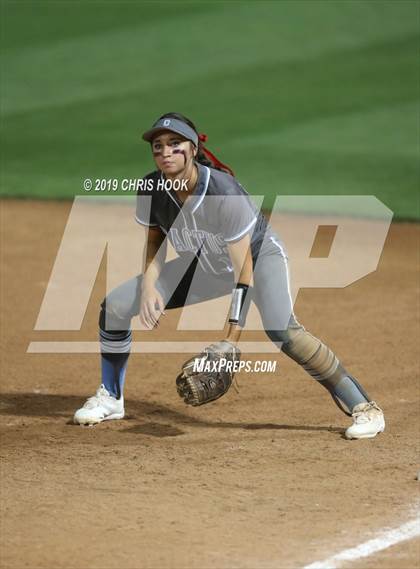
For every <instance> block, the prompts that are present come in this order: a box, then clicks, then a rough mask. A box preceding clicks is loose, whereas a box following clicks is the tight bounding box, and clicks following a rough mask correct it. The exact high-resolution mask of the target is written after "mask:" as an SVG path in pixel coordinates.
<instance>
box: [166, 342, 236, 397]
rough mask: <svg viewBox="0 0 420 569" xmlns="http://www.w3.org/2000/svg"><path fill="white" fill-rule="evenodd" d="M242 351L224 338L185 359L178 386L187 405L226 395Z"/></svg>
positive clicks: (179, 392) (180, 394)
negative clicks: (235, 364)
mask: <svg viewBox="0 0 420 569" xmlns="http://www.w3.org/2000/svg"><path fill="white" fill-rule="evenodd" d="M240 356H241V352H240V350H239V348H237V347H236V346H235V345H234V344H233V343H231V342H229V341H228V340H222V341H220V342H216V343H214V344H211V345H210V346H208V347H207V348H205V349H204V351H203V352H202V353H201V354H198V355H197V356H194V357H192V358H191V359H189V360H187V361H186V362H184V364H183V365H182V371H181V373H180V374H179V375H178V377H177V378H176V389H177V391H178V395H179V396H180V397H182V398H183V399H184V401H185V403H187V404H188V405H193V406H197V405H203V404H204V403H209V402H210V401H214V400H215V399H218V398H219V397H221V396H222V395H224V394H225V393H226V392H227V391H228V389H229V388H230V386H231V385H232V380H233V377H234V375H235V372H234V363H235V362H236V361H239V360H240Z"/></svg>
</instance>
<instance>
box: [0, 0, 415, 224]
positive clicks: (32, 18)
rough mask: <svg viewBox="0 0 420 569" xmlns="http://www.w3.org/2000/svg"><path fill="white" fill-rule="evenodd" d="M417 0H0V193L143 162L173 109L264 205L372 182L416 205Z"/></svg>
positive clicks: (44, 187)
mask: <svg viewBox="0 0 420 569" xmlns="http://www.w3.org/2000/svg"><path fill="white" fill-rule="evenodd" d="M419 14H420V4H419V3H418V2H417V1H414V0H395V1H394V0H385V1H382V0H365V1H362V0H361V1H354V0H327V1H317V0H309V1H306V0H295V1H277V2H275V1H273V2H252V1H246V2H243V1H236V0H232V1H228V2H176V1H171V2H128V1H124V2H122V1H119V2H110V1H100V2H96V1H86V2H81V1H77V0H75V1H72V2H66V1H63V2H60V1H57V2H45V1H31V2H26V1H16V2H5V1H2V2H1V22H2V23H1V25H2V30H1V32H2V33H1V131H2V157H1V160H2V163H1V195H3V196H13V197H39V198H71V197H73V196H74V195H77V194H79V195H80V194H84V191H83V188H82V182H83V179H84V178H86V177H89V178H93V179H95V178H119V179H122V178H136V177H142V176H143V175H144V174H145V173H147V172H149V171H151V170H152V169H153V162H152V159H151V156H150V151H149V147H148V145H147V144H145V143H143V142H142V141H141V139H140V133H141V132H142V131H143V130H145V129H146V128H148V127H149V125H150V124H151V123H152V121H153V120H154V119H155V118H157V116H159V115H160V114H163V113H164V112H168V111H179V112H182V113H184V114H186V115H187V116H190V117H191V118H192V119H193V120H194V122H196V124H197V125H198V127H199V129H200V130H201V131H202V132H206V133H207V134H208V136H209V140H208V147H209V148H210V149H211V150H213V151H214V152H215V153H216V154H217V155H220V156H219V157H220V158H221V159H222V161H224V162H226V163H228V164H230V165H231V166H232V167H233V169H234V170H235V173H236V175H237V177H238V178H239V180H240V181H241V182H242V183H243V185H244V186H245V187H246V188H247V189H248V191H249V192H250V193H252V194H264V195H265V196H266V200H265V203H264V206H265V207H270V206H271V204H272V203H273V201H274V198H275V197H276V195H278V194H280V195H281V194H303V195H306V194H323V195H325V194H327V195H332V194H369V195H371V194H372V195H376V196H377V197H378V198H379V199H381V200H382V201H383V202H384V203H385V204H386V205H387V206H388V207H389V208H390V209H392V210H393V211H394V212H395V215H396V216H397V217H399V218H405V219H418V218H419V217H420V211H419V187H420V185H419V182H420V172H419V94H420V89H419V45H420V42H419V39H420V35H419V34H420V24H419Z"/></svg>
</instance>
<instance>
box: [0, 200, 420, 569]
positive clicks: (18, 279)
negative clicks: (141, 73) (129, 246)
mask: <svg viewBox="0 0 420 569" xmlns="http://www.w3.org/2000/svg"><path fill="white" fill-rule="evenodd" d="M1 208H2V219H1V222H2V223H1V227H2V229H1V231H2V257H1V274H2V288H1V303H2V306H1V310H2V324H1V327H2V364H1V371H2V384H1V389H2V397H1V405H0V411H1V424H2V426H1V432H2V444H1V458H2V471H1V506H2V519H1V537H0V539H1V542H0V545H1V549H0V554H1V557H0V561H1V563H0V566H1V567H2V568H3V567H4V568H6V567H7V568H22V567H28V568H44V569H50V568H51V569H52V568H66V569H70V568H72V569H73V568H76V567H77V568H81V569H85V568H95V569H96V568H117V567H118V568H121V567H124V568H133V569H134V568H136V569H138V568H142V569H143V568H145V569H146V568H147V569H152V568H153V569H158V568H159V569H169V568H171V569H172V568H182V569H184V568H185V569H190V568H194V569H195V568H210V567H211V568H223V569H224V568H226V569H227V568H229V569H230V568H241V569H242V568H244V569H248V568H249V569H251V568H252V569H263V568H273V569H274V568H276V569H277V568H283V567H284V568H295V567H302V566H304V565H305V564H309V563H311V562H314V561H316V560H322V559H326V558H328V557H330V556H331V555H334V554H336V553H338V552H339V551H340V550H342V549H346V548H349V547H354V546H356V545H358V544H359V543H361V542H363V541H365V540H367V539H369V538H371V537H375V536H376V534H377V532H379V531H380V530H383V529H386V528H393V527H398V526H399V525H400V524H402V523H404V522H406V521H409V520H411V519H413V518H414V517H415V515H416V512H417V510H416V508H417V504H418V498H419V495H418V489H419V484H420V482H417V481H416V480H415V477H416V474H417V471H418V470H420V464H419V463H418V435H419V416H418V411H419V398H418V395H419V390H418V378H419V357H418V351H417V349H418V345H417V342H418V338H419V332H420V331H419V319H418V282H419V272H418V261H419V258H418V252H419V239H420V226H419V225H415V224H404V223H401V224H393V225H392V226H391V229H390V233H389V235H388V238H387V241H386V245H385V249H384V253H383V255H382V258H381V261H380V265H379V268H378V270H377V271H376V272H375V273H374V274H371V275H369V276H368V277H366V278H364V279H362V280H360V281H358V282H357V283H355V284H353V285H352V286H350V287H347V288H345V289H308V290H304V291H302V292H301V293H300V294H299V297H298V300H297V303H296V307H295V309H296V313H297V315H298V317H299V319H300V320H301V322H302V323H303V324H304V325H305V326H306V327H307V328H308V329H309V330H311V331H312V332H313V333H314V334H315V335H317V336H319V337H321V338H322V339H323V340H324V341H325V342H326V343H328V344H329V345H331V347H332V348H333V349H334V350H335V351H336V353H337V354H338V355H339V357H340V358H341V359H342V361H343V362H344V364H345V365H346V366H348V368H349V369H351V371H352V372H353V373H354V375H355V376H356V377H358V378H360V380H361V382H362V383H363V385H364V386H365V387H366V389H367V390H368V392H369V393H370V394H371V395H372V397H373V398H374V399H376V400H377V401H378V403H379V404H380V405H381V406H382V407H383V409H384V411H385V414H386V419H387V430H386V432H385V433H384V434H383V435H381V436H379V437H377V438H376V439H373V440H367V441H346V440H345V439H344V438H343V432H344V429H345V427H346V426H347V425H348V424H349V421H348V418H347V417H345V416H344V415H343V414H342V413H340V411H339V410H338V409H337V408H336V406H335V405H334V404H333V402H332V400H331V399H330V397H329V395H328V394H327V393H326V391H324V390H323V389H321V388H320V387H319V386H318V385H317V384H316V383H315V382H314V381H313V380H311V379H310V378H309V377H308V376H306V375H305V373H304V372H303V371H301V370H300V369H299V368H298V367H297V366H296V364H294V363H293V362H291V361H288V360H287V358H285V357H284V356H282V355H280V354H279V355H277V354H275V355H274V356H273V355H272V354H270V356H269V357H270V359H271V358H274V359H276V360H277V362H278V364H277V372H276V373H275V374H266V375H264V374H260V375H258V376H252V375H251V374H241V375H240V377H239V383H240V391H239V393H236V392H235V391H234V390H233V389H231V390H230V392H229V393H228V394H227V395H226V396H225V397H223V398H222V399H220V400H219V401H218V402H216V403H214V404H211V405H208V406H206V407H203V408H200V409H191V408H187V407H186V406H185V405H184V404H183V403H182V401H181V400H180V399H179V398H178V396H177V394H176V392H175V389H174V377H175V374H176V372H177V370H178V368H179V366H180V364H181V362H182V361H183V360H184V359H185V354H176V355H175V354H172V355H166V354H165V355H164V356H162V355H159V354H152V355H150V354H147V355H142V354H133V355H132V356H131V358H130V363H129V371H128V380H127V387H126V400H127V405H126V410H127V415H128V416H127V419H126V420H123V421H119V422H110V423H103V424H101V425H98V426H97V427H95V428H81V427H78V426H74V425H72V424H71V421H70V419H71V417H72V414H73V412H74V410H75V409H76V408H77V407H78V406H79V405H80V404H81V403H82V402H83V400H84V398H85V397H86V396H88V395H91V394H92V392H93V391H94V390H95V388H96V387H97V384H98V378H99V366H98V363H99V358H98V355H97V354H83V355H77V354H28V353H26V350H27V348H28V344H29V342H30V341H32V340H38V341H42V340H52V339H58V340H86V341H88V340H90V341H95V340H96V339H97V307H98V303H99V302H100V300H101V299H102V296H103V291H104V267H101V271H100V274H99V276H98V279H97V282H96V285H95V289H94V291H93V294H92V297H91V301H90V303H89V308H88V311H87V314H86V317H85V319H84V322H83V326H82V329H81V331H80V332H44V331H38V332H35V331H34V330H33V328H34V324H35V321H36V318H37V315H38V311H39V307H40V304H41V301H42V298H43V295H44V292H45V288H46V285H47V282H48V279H49V276H50V272H51V269H52V266H53V263H54V259H55V255H56V252H57V249H58V246H59V243H60V240H61V237H62V234H63V230H64V226H65V221H66V218H67V215H68V213H69V210H70V204H69V203H56V202H31V201H19V202H18V201H3V202H2V203H1ZM320 306H322V307H323V310H322V311H321V310H320V308H319V307H320ZM177 317H178V316H177V311H171V313H170V314H168V316H167V319H168V324H169V325H170V324H171V323H172V324H173V323H174V322H175V321H176V318H177ZM162 333H164V331H163V332H162ZM140 334H141V333H140V332H139V333H138V338H140V337H141V336H140ZM252 357H253V358H255V359H256V358H258V355H256V354H254V355H253V356H252ZM419 546H420V543H419V540H418V539H417V540H412V541H409V542H405V543H403V544H400V545H397V546H395V547H392V548H389V549H387V550H385V551H383V552H382V553H378V554H375V555H373V556H372V557H369V558H368V559H366V560H361V561H358V562H355V563H353V564H351V566H352V567H355V568H361V567H366V568H369V569H371V568H376V567H381V569H390V568H394V567H396V566H398V567H399V568H406V569H408V568H414V567H419V566H420V564H419V558H420V549H419ZM345 566H350V565H349V564H347V565H345Z"/></svg>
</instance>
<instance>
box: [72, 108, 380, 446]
mask: <svg viewBox="0 0 420 569" xmlns="http://www.w3.org/2000/svg"><path fill="white" fill-rule="evenodd" d="M143 139H144V140H146V141H147V142H149V143H150V144H151V150H152V154H153V158H154V161H155V164H156V168H157V169H156V170H155V171H154V172H152V173H151V174H149V175H147V176H146V177H145V178H144V180H145V187H148V188H153V189H152V191H147V192H145V191H141V190H139V192H138V195H137V210H136V220H137V222H138V223H140V224H142V225H146V226H148V228H149V229H148V242H147V250H146V268H145V272H144V273H143V274H141V275H138V276H137V277H135V278H133V279H131V280H129V281H127V282H125V283H123V284H122V285H120V286H119V287H117V288H116V289H114V290H113V291H111V293H110V294H109V295H108V296H107V297H106V298H105V299H104V300H103V302H102V304H101V312H100V318H99V337H100V343H101V362H102V363H101V367H102V381H101V385H100V387H99V388H98V390H97V392H96V394H95V395H94V396H93V397H90V398H89V399H88V400H87V401H86V403H85V404H84V405H83V407H82V408H80V409H79V410H77V411H76V413H75V415H74V421H75V422H76V423H79V424H88V425H93V424H96V423H99V422H101V421H104V420H110V419H122V418H123V417H124V397H123V387H124V381H125V375H126V369H127V362H128V357H129V353H130V344H131V330H130V326H131V320H132V318H133V317H134V316H136V315H139V317H140V321H141V322H142V324H143V325H144V326H145V327H147V328H153V327H154V326H157V325H158V324H159V319H160V316H161V315H162V314H164V310H165V309H171V308H178V307H182V306H185V305H187V304H193V303H197V302H202V301H204V300H208V299H210V298H216V297H219V296H224V295H226V294H231V295H232V304H231V309H230V318H229V329H228V334H227V336H226V337H225V338H224V339H223V340H222V341H221V342H219V343H217V350H219V351H220V350H222V351H224V352H226V354H228V353H230V354H236V353H237V352H236V350H237V348H236V345H237V342H238V340H239V337H240V334H241V330H242V328H243V326H244V325H245V320H246V315H247V311H248V309H249V305H250V302H251V300H252V301H253V302H254V303H255V305H256V307H257V309H258V310H259V313H260V315H261V319H262V322H263V325H264V330H265V332H266V333H267V335H268V337H269V338H270V339H271V340H272V341H273V342H274V343H275V344H276V346H278V348H279V349H280V350H281V351H282V352H284V353H285V354H287V355H288V356H289V357H290V358H292V359H293V360H294V361H295V362H297V363H298V364H299V365H301V366H302V367H303V368H304V369H305V370H306V371H307V372H308V373H309V374H310V375H311V376H312V377H313V378H314V379H315V380H316V381H317V382H318V383H319V384H320V385H322V386H323V387H324V388H326V389H327V390H328V391H329V393H330V394H331V395H332V397H333V399H334V401H335V402H336V403H337V404H338V405H339V407H340V409H341V410H342V411H343V412H344V413H346V414H347V415H350V416H352V418H353V423H352V425H351V426H350V427H349V428H348V429H347V430H346V433H345V435H346V437H347V438H349V439H360V438H371V437H374V436H376V435H377V434H378V433H379V432H382V431H383V430H384V428H385V421H384V416H383V412H382V411H381V409H380V408H379V407H378V405H377V404H376V403H375V402H374V401H371V400H370V398H369V397H368V395H367V394H366V392H365V391H364V389H363V388H362V387H361V385H360V384H359V383H358V382H357V380H356V379H355V378H354V377H353V376H352V375H351V374H350V373H349V372H348V371H347V370H346V369H345V368H344V367H343V365H342V364H341V363H340V362H339V360H338V359H337V357H336V355H335V354H334V353H333V352H332V351H331V349H330V348H329V347H328V346H326V345H325V344H323V343H322V342H321V341H320V340H319V339H317V338H315V337H314V336H313V335H311V334H310V333H309V332H308V331H307V330H306V329H305V328H304V327H303V326H302V325H301V324H300V323H299V322H298V321H297V319H296V316H295V314H294V312H293V306H292V300H291V297H290V289H289V276H288V266H287V264H288V260H287V255H286V252H285V247H284V244H283V243H282V241H281V239H280V238H279V236H278V235H277V234H276V233H275V232H274V231H273V229H272V228H271V227H270V225H269V224H268V222H267V220H266V218H265V217H264V215H263V214H262V213H261V212H259V211H258V209H257V208H256V206H255V204H254V203H253V202H252V200H251V199H250V197H249V195H248V193H247V192H246V191H245V190H244V188H243V187H242V186H241V185H240V184H239V182H238V181H237V180H236V179H235V178H234V176H233V172H232V171H231V170H230V169H229V167H227V166H226V165H224V164H222V163H221V162H220V161H219V160H217V158H216V157H215V156H214V155H213V154H212V153H211V152H210V151H209V150H208V149H207V148H206V147H205V146H204V142H205V140H206V137H205V135H199V134H198V132H197V129H196V128H195V126H194V124H193V123H192V122H191V121H190V120H189V119H187V118H186V117H184V116H183V115H181V114H178V113H168V114H165V115H163V116H162V117H160V118H159V119H158V120H157V121H156V122H155V123H154V125H153V127H152V128H151V129H150V130H148V131H147V132H145V133H144V134H143ZM175 180H178V181H179V180H188V182H187V184H186V187H185V191H175V190H174V189H173V188H171V187H170V184H169V185H168V186H165V187H168V188H169V189H165V190H164V191H162V190H161V189H159V183H160V188H161V187H162V183H166V182H167V181H172V182H173V181H175ZM146 197H147V199H145V198H146ZM150 197H151V200H150ZM150 202H151V205H150ZM148 207H150V211H149V210H148ZM166 238H167V239H169V241H170V242H171V244H172V245H173V247H174V248H175V250H176V252H177V253H178V257H177V258H176V259H174V260H172V261H166V243H167V239H166ZM213 346H214V345H213ZM211 385H212V386H213V385H214V384H211ZM207 387H208V386H207ZM209 389H210V388H209ZM226 390H227V389H225V390H223V391H222V392H221V391H219V392H218V393H216V392H215V393H210V395H209V394H208V393H207V394H206V397H207V399H205V398H204V399H205V400H201V402H207V401H210V400H212V399H216V398H217V397H219V396H220V395H222V394H223V393H224V392H225V391H226ZM210 391H211V389H210ZM185 400H186V402H189V401H188V398H186V399H185ZM193 404H194V403H193ZM196 404H200V403H196Z"/></svg>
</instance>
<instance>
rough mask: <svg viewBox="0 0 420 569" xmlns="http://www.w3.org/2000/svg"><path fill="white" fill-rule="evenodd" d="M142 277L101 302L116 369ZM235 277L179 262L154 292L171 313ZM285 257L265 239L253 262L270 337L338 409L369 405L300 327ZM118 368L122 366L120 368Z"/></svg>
mask: <svg viewBox="0 0 420 569" xmlns="http://www.w3.org/2000/svg"><path fill="white" fill-rule="evenodd" d="M142 279H143V276H142V275H138V276H137V277H134V278H133V279H130V280H129V281H127V282H125V283H123V284H122V285H120V286H119V287H117V288H115V289H114V290H113V291H111V293H110V294H109V295H108V296H107V297H106V298H105V299H104V301H103V302H102V305H101V307H102V310H101V315H100V319H99V326H100V340H101V349H102V355H103V364H104V359H105V360H107V363H108V364H109V365H110V366H114V368H115V369H116V370H117V371H116V372H115V375H116V376H118V374H119V372H118V370H119V369H120V367H121V366H122V365H123V363H124V362H126V359H127V357H128V352H129V350H130V343H131V332H130V328H131V319H132V318H133V317H134V316H136V315H137V314H138V313H139V308H140V295H141V284H142ZM234 285H235V281H234V275H233V273H226V274H224V275H214V274H211V273H209V272H206V271H204V269H203V267H202V266H201V262H200V261H197V258H195V257H193V256H191V257H179V258H177V259H175V260H172V261H168V262H166V263H165V264H164V266H163V269H162V271H161V273H160V276H159V278H158V281H157V283H156V288H157V289H158V290H159V292H160V294H161V295H162V298H163V300H164V304H165V307H166V308H167V309H171V308H179V307H182V306H186V305H189V304H195V303H199V302H202V301H205V300H210V299H212V298H217V297H219V296H224V295H227V294H231V292H232V289H233V287H234ZM289 286H290V285H289V274H288V268H287V258H286V256H285V253H284V249H283V248H282V246H281V245H280V243H279V242H278V241H277V240H276V238H275V237H274V238H271V237H270V238H269V239H265V240H264V242H263V245H262V247H261V249H260V251H259V255H258V257H257V259H255V258H254V287H253V295H252V300H253V302H254V303H255V305H256V307H257V309H258V310H259V313H260V315H261V319H262V322H263V325H264V330H265V332H266V333H267V335H268V337H269V338H270V339H271V340H272V341H273V342H274V343H275V344H276V345H277V346H278V348H279V349H281V350H282V351H283V352H284V353H285V354H287V355H288V356H289V357H291V358H292V359H293V360H294V361H296V362H297V363H298V364H300V365H301V366H302V367H303V368H304V369H305V370H306V371H307V372H308V373H309V374H310V375H311V376H312V377H314V378H315V379H316V380H317V381H318V382H319V383H320V384H321V385H322V386H323V387H325V388H326V389H327V390H328V391H329V392H330V394H331V395H332V396H333V399H334V400H335V401H336V403H338V404H339V406H340V408H341V409H342V410H343V411H344V412H346V411H345V410H344V409H343V408H342V406H341V405H340V403H339V402H340V401H341V402H343V403H344V404H345V405H346V407H347V408H348V409H349V411H352V409H353V408H354V406H355V405H357V404H359V403H363V402H366V401H367V400H369V397H368V395H367V394H366V393H365V392H364V391H363V389H362V388H361V386H360V385H359V384H358V382H357V381H356V380H355V378H354V377H353V376H351V375H350V374H349V373H348V372H347V371H346V370H345V368H344V367H343V366H342V365H341V364H340V362H339V361H338V359H337V357H336V356H335V354H334V353H333V352H332V351H331V350H330V349H329V348H328V346H326V345H325V344H323V343H322V342H321V341H320V340H318V339H317V338H315V337H314V336H312V335H311V334H310V333H309V332H307V331H306V330H305V328H304V327H303V326H302V325H301V324H299V322H298V321H297V320H296V317H295V315H294V313H293V306H292V299H291V296H290V288H289ZM119 366H120V367H119Z"/></svg>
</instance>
